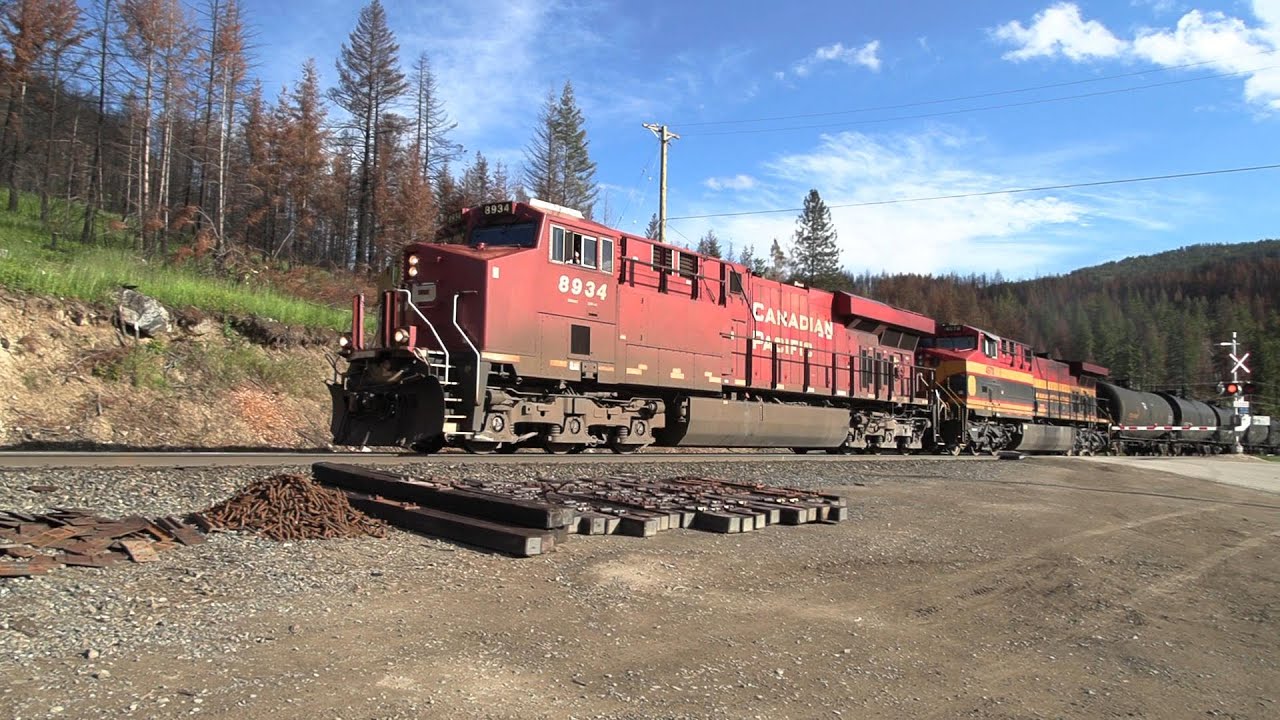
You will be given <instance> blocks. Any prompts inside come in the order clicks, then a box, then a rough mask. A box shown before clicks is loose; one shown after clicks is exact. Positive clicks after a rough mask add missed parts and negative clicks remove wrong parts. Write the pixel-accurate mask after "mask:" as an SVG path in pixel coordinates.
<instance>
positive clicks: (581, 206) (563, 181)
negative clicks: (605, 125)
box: [525, 81, 599, 218]
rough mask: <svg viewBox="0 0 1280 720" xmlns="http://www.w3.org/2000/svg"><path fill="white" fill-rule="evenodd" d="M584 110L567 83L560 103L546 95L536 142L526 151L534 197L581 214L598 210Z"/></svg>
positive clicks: (587, 214) (528, 184) (593, 168)
mask: <svg viewBox="0 0 1280 720" xmlns="http://www.w3.org/2000/svg"><path fill="white" fill-rule="evenodd" d="M587 145H588V142H587V131H586V128H584V127H583V119H582V111H581V110H580V109H579V108H578V105H577V102H576V101H575V100H574V97H573V85H572V83H570V82H568V81H566V82H565V84H564V88H563V90H561V92H560V98H559V100H556V98H555V96H554V95H552V94H548V95H547V99H546V102H545V103H544V104H543V106H542V111H541V113H540V114H539V115H538V126H537V129H536V130H535V131H534V138H533V142H532V143H530V145H529V146H528V147H526V148H525V184H526V185H527V186H528V188H529V191H530V192H531V193H533V195H534V197H537V198H540V199H542V200H546V201H548V202H553V203H556V204H557V205H564V206H566V207H571V208H574V209H577V210H580V211H582V214H583V215H586V216H587V217H588V218H590V217H591V216H592V212H593V211H594V209H595V202H596V197H597V196H598V195H599V188H598V187H597V186H596V181H595V174H596V164H595V163H594V162H592V161H591V157H590V153H589V152H588V149H587Z"/></svg>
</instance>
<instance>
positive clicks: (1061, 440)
mask: <svg viewBox="0 0 1280 720" xmlns="http://www.w3.org/2000/svg"><path fill="white" fill-rule="evenodd" d="M1075 438H1076V429H1075V428H1071V427H1059V426H1057V425H1032V424H1030V423H1027V424H1024V425H1023V426H1022V438H1021V439H1020V440H1019V441H1018V444H1017V445H1016V446H1014V447H1012V448H1009V449H1010V450H1018V451H1020V452H1025V453H1065V452H1068V451H1069V450H1071V447H1072V445H1074V444H1075Z"/></svg>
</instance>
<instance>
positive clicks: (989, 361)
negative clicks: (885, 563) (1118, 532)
mask: <svg viewBox="0 0 1280 720" xmlns="http://www.w3.org/2000/svg"><path fill="white" fill-rule="evenodd" d="M400 263H401V265H400V268H399V270H400V277H401V281H400V283H399V284H398V286H396V287H395V288H393V289H390V290H386V291H384V292H382V293H381V295H380V297H379V299H378V302H377V303H376V311H375V312H376V314H377V317H376V322H375V325H376V331H375V333H374V335H375V337H374V338H373V339H372V342H370V339H369V338H367V337H366V333H365V313H366V303H365V299H364V298H363V297H362V296H356V297H355V298H354V299H353V304H352V331H351V332H350V333H349V334H347V335H344V336H343V338H342V339H341V341H340V344H341V355H342V356H343V357H344V358H345V359H346V367H345V370H342V371H338V370H337V368H336V367H335V378H334V381H333V382H332V383H330V386H329V387H330V393H331V396H332V401H333V415H332V424H331V430H332V433H333V438H334V442H335V443H336V444H342V445H374V446H403V447H408V448H412V449H414V450H417V451H421V452H434V451H437V450H440V449H442V448H444V447H447V446H452V447H461V448H464V449H466V450H467V451H469V452H474V453H488V452H511V451H514V450H517V449H519V448H522V447H540V448H542V449H544V450H546V451H547V452H552V453H572V452H580V451H582V450H585V449H587V448H592V447H608V448H610V449H611V450H613V451H614V452H617V453H628V452H634V451H636V450H639V449H641V448H644V447H646V446H649V445H658V446H668V447H744V448H756V447H784V448H791V449H793V450H795V451H796V452H808V451H812V450H823V451H826V452H829V453H846V452H854V451H871V452H876V451H879V450H880V449H884V448H891V449H896V450H898V451H900V452H911V451H915V450H940V451H947V452H951V453H959V452H962V451H964V450H968V451H970V452H974V453H978V452H992V453H994V452H998V451H1000V450H1006V449H1020V450H1024V451H1028V452H1062V453H1083V454H1089V453H1094V452H1101V451H1105V450H1121V451H1124V450H1128V451H1135V450H1142V451H1152V450H1156V451H1158V450H1159V449H1160V448H1164V447H1169V448H1179V449H1182V448H1186V447H1193V448H1194V449H1196V450H1200V451H1207V450H1209V449H1217V445H1218V444H1220V442H1221V441H1225V439H1226V437H1225V436H1224V435H1223V434H1222V433H1221V432H1217V431H1216V430H1215V432H1216V434H1215V435H1214V436H1213V437H1209V436H1199V435H1197V436H1196V438H1195V439H1194V440H1188V442H1189V443H1191V444H1190V445H1189V446H1188V445H1181V444H1179V442H1178V438H1179V437H1180V436H1181V434H1182V431H1181V429H1179V430H1177V431H1165V432H1166V435H1164V436H1163V437H1160V438H1157V437H1154V436H1153V437H1147V436H1135V435H1133V434H1132V433H1141V432H1142V431H1137V430H1134V431H1128V432H1129V433H1130V434H1121V435H1119V436H1118V437H1117V439H1116V440H1113V439H1112V434H1113V433H1114V432H1116V431H1115V430H1114V429H1113V428H1118V427H1137V426H1139V424H1140V423H1144V422H1146V421H1148V420H1151V421H1152V422H1153V423H1154V422H1155V420H1160V421H1163V420H1169V423H1168V424H1169V425H1183V424H1187V423H1194V425H1192V427H1197V428H1198V427H1202V426H1203V425H1202V424H1203V423H1208V422H1209V415H1206V414H1205V413H1206V412H1208V413H1212V412H1213V411H1212V410H1206V408H1209V407H1210V406H1207V405H1205V406H1203V407H1201V406H1202V405H1203V404H1202V403H1201V404H1195V403H1193V402H1191V401H1182V400H1180V399H1177V398H1173V397H1172V396H1160V397H1164V398H1165V403H1166V404H1165V406H1164V408H1167V409H1168V410H1169V411H1170V413H1171V414H1172V415H1173V416H1172V417H1165V416H1164V415H1161V416H1160V417H1159V418H1155V417H1154V416H1153V417H1151V418H1148V417H1146V416H1145V415H1143V414H1142V413H1143V412H1145V411H1141V410H1140V411H1136V412H1137V414H1136V415H1135V414H1134V413H1135V411H1134V408H1136V407H1139V406H1138V405H1135V404H1134V403H1135V402H1138V401H1135V400H1134V398H1132V397H1131V396H1130V395H1129V394H1128V393H1129V392H1130V391H1127V390H1125V389H1123V388H1119V387H1118V386H1114V385H1111V384H1109V383H1106V382H1105V378H1106V377H1107V374H1108V373H1107V370H1106V368H1102V367H1100V366H1097V365H1093V364H1090V363H1087V362H1062V361H1058V360H1054V359H1052V358H1049V357H1048V356H1046V355H1043V354H1036V353H1033V352H1032V350H1031V348H1030V347H1029V346H1027V345H1026V344H1025V343H1021V342H1017V341H1013V340H1009V339H1006V338H1001V337H999V336H997V335H995V334H993V333H990V332H986V331H984V330H981V329H979V328H976V327H971V326H964V325H939V324H938V323H936V322H935V321H934V320H932V319H930V318H928V317H926V316H924V315H921V314H919V313H915V312H911V311H909V310H903V309H899V308H895V307H891V306H889V305H886V304H884V303H880V302H877V301H875V300H871V299H868V298H864V297H859V296H857V295H852V294H849V293H845V292H828V291H825V290H820V289H816V288H810V287H805V286H803V285H800V284H797V283H783V282H779V281H775V280H770V279H768V278H765V277H761V276H757V275H755V274H753V273H752V272H751V271H750V269H749V268H746V267H744V266H742V265H740V264H737V263H734V262H732V261H729V260H725V259H721V258H715V257H708V256H704V255H700V254H698V253H695V252H691V251H689V250H687V249H685V248H680V247H677V246H673V245H667V244H663V243H661V242H658V241H656V240H652V239H650V238H645V237H640V236H636V235H632V234H629V233H626V232H622V231H619V230H616V229H612V228H608V227H605V226H604V225H601V224H598V223H595V222H592V221H591V220H588V219H586V218H585V217H583V215H582V214H581V213H579V212H577V211H574V210H572V209H569V208H564V207H561V206H557V205H553V204H550V203H545V202H541V201H538V200H531V201H529V202H527V203H524V202H500V203H489V204H486V205H483V206H479V207H475V208H468V209H466V210H463V211H462V212H461V213H458V214H457V215H456V216H455V217H454V218H452V219H451V221H449V222H447V223H446V224H445V225H444V226H442V228H441V229H440V231H439V232H438V234H437V237H436V238H435V241H434V242H431V243H414V244H410V245H408V246H406V247H405V248H404V250H403V252H402V255H401V257H400ZM1146 401H1150V398H1146V399H1145V400H1143V402H1146ZM1144 407H1145V406H1144ZM1164 408H1162V409H1161V410H1160V412H1161V413H1163V412H1164ZM1121 421H1123V422H1126V423H1129V425H1122V424H1120V423H1121ZM1184 421H1185V422H1184ZM1223 424H1224V422H1223V418H1222V417H1221V416H1219V417H1218V419H1217V425H1218V426H1219V427H1220V426H1222V425H1223ZM1188 432H1201V431H1188ZM1169 433H1172V434H1169ZM1231 440H1232V442H1234V435H1232V436H1231ZM1264 442H1265V441H1264Z"/></svg>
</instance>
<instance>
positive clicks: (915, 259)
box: [672, 131, 1158, 277]
mask: <svg viewBox="0 0 1280 720" xmlns="http://www.w3.org/2000/svg"><path fill="white" fill-rule="evenodd" d="M1095 152H1096V151H1095V150H1094V149H1092V148H1086V149H1085V150H1083V151H1082V152H1081V153H1078V154H1075V155H1073V154H1072V153H1061V154H1060V155H1059V157H1056V158H1054V157H1050V156H1037V157H1026V158H1016V157H1014V158H1010V157H999V156H998V153H996V152H993V150H992V149H991V148H989V147H987V146H986V144H985V143H984V142H982V141H981V140H977V139H974V138H971V137H968V136H966V135H962V134H958V133H953V132H945V131H933V132H928V133H925V134H920V135H894V136H885V137H876V136H870V135H864V134H861V133H856V132H846V133H840V134H836V135H827V136H823V138H822V140H821V141H820V142H819V144H818V145H817V146H815V147H813V148H811V149H808V150H805V151H803V152H798V153H794V154H789V155H783V156H780V157H777V158H775V159H773V160H772V161H770V162H767V163H765V164H764V165H763V166H762V167H761V168H760V169H759V171H758V172H756V173H754V174H753V177H754V178H755V182H754V185H753V186H752V187H751V188H749V189H747V190H744V191H742V192H740V193H738V194H736V195H734V196H732V198H731V204H730V205H728V206H725V204H724V203H725V197H724V196H722V195H715V196H708V198H707V200H706V205H705V206H702V207H685V208H681V209H680V210H679V211H678V212H673V213H672V214H673V215H685V214H689V215H697V214H701V213H702V212H732V211H735V210H742V211H751V210H758V209H760V208H769V207H798V206H799V204H800V201H801V200H802V199H803V197H804V195H805V194H806V193H807V192H808V190H809V188H817V189H818V191H819V192H820V193H821V194H822V197H823V200H824V201H825V202H826V203H827V204H828V206H832V208H833V209H832V219H833V220H834V222H835V225H836V229H837V231H838V234H839V240H840V244H841V251H842V257H843V260H844V265H845V267H846V268H847V269H849V270H851V271H853V272H862V271H864V270H870V271H872V272H879V271H881V270H885V271H888V272H922V273H938V272H949V271H953V270H955V271H961V272H968V271H975V272H988V273H990V272H994V271H995V270H997V269H998V270H1000V271H1001V272H1003V273H1004V274H1006V275H1009V276H1013V277H1020V276H1026V275H1031V274H1034V273H1036V272H1042V271H1046V270H1047V269H1049V268H1052V267H1054V263H1055V261H1056V260H1057V259H1059V258H1061V257H1064V256H1066V255H1067V254H1069V253H1070V252H1072V251H1074V250H1076V249H1077V248H1078V245H1079V243H1080V238H1079V237H1078V236H1079V235H1080V234H1081V233H1083V232H1084V228H1085V227H1086V226H1087V225H1088V224H1089V223H1091V222H1102V221H1107V222H1119V223H1124V224H1126V225H1129V224H1133V225H1138V226H1140V227H1149V226H1150V225H1149V222H1150V221H1149V220H1147V219H1146V218H1147V217H1148V216H1149V215H1150V214H1152V213H1155V212H1158V210H1157V209H1153V208H1151V206H1143V205H1140V204H1136V203H1135V204H1133V205H1132V206H1130V205H1128V204H1126V203H1125V200H1124V198H1123V196H1114V195H1113V196H1112V197H1111V198H1109V200H1108V201H1107V203H1106V204H1104V203H1102V202H1100V201H1097V200H1091V199H1089V198H1087V197H1085V196H1082V195H1081V196H1078V195H1071V194H1066V193H1059V194H1056V195H1049V194H1031V193H1029V194H1014V195H1008V194H1006V195H988V196H984V197H964V198H955V199H950V200H938V201H930V202H907V203H899V204H882V205H867V203H878V202H880V201H884V200H894V199H903V198H919V197H935V196H949V195H964V194H972V193H982V192H990V191H993V190H1002V189H1008V188H1013V187H1028V186H1036V185H1051V184H1058V183H1061V182H1063V181H1064V180H1063V177H1062V176H1060V175H1057V174H1056V173H1055V174H1049V175H1046V174H1045V173H1053V172H1054V170H1053V168H1056V167H1059V166H1060V167H1064V168H1066V167H1069V168H1072V169H1073V172H1072V175H1071V179H1075V178H1078V177H1079V175H1078V174H1076V173H1078V172H1079V162H1078V160H1079V159H1080V155H1081V154H1093V153H1095ZM990 168H1000V170H994V169H990ZM1010 168H1014V169H1013V170H1010ZM1017 168H1024V169H1021V170H1019V169H1017ZM1064 172H1066V171H1065V170H1064ZM859 204H861V205H862V206H860V207H836V206H841V205H859ZM797 214H798V212H797V213H790V212H788V213H779V214H773V215H747V216H739V217H715V218H707V219H701V220H696V221H695V220H689V221H676V223H677V227H679V229H680V231H681V232H683V233H684V234H685V235H687V236H689V237H698V236H701V235H702V234H704V233H705V232H706V231H707V230H708V229H714V230H715V231H716V233H717V234H718V235H720V237H721V238H723V239H724V240H725V241H726V242H732V243H734V244H735V245H737V246H738V247H741V246H743V245H751V246H752V247H753V248H754V249H755V252H756V255H757V256H761V255H763V254H764V253H766V252H767V250H768V247H769V243H770V241H771V240H772V239H773V238H777V239H778V240H779V242H781V243H782V244H783V246H784V247H786V246H787V245H788V244H789V242H790V240H791V238H792V236H793V234H794V232H795V219H796V215H797Z"/></svg>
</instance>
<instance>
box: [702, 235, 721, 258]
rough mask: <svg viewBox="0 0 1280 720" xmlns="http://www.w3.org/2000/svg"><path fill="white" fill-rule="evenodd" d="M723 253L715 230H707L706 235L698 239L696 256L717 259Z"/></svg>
mask: <svg viewBox="0 0 1280 720" xmlns="http://www.w3.org/2000/svg"><path fill="white" fill-rule="evenodd" d="M723 252H724V251H723V250H722V249H721V248H720V238H718V237H716V231H715V230H707V234H706V235H703V236H702V237H700V238H698V254H700V255H706V256H707V257H714V258H718V257H720V256H721V254H722V253H723Z"/></svg>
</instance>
